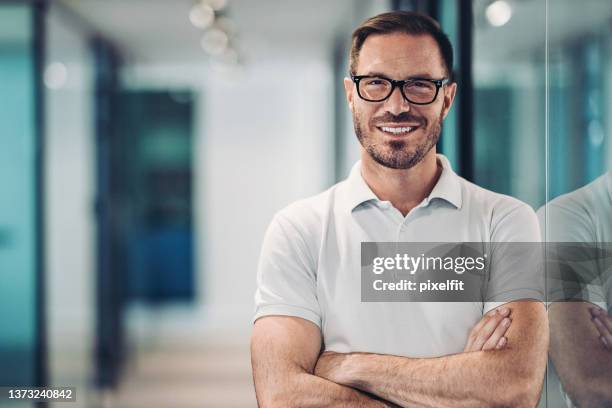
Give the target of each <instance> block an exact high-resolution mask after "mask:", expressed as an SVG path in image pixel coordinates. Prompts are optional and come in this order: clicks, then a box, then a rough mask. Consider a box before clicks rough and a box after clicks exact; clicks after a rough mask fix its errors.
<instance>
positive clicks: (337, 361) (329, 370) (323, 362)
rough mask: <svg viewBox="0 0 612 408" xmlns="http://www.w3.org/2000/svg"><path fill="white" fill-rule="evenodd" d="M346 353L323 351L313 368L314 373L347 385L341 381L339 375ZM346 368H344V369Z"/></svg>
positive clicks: (346, 356) (341, 371)
mask: <svg viewBox="0 0 612 408" xmlns="http://www.w3.org/2000/svg"><path fill="white" fill-rule="evenodd" d="M348 356H349V355H348V354H343V353H336V352H334V351H325V352H323V353H322V354H321V355H320V356H319V359H318V360H317V364H316V366H315V369H314V375H316V376H317V377H321V378H325V379H327V380H329V381H333V382H335V383H336V384H341V385H347V384H344V383H343V382H342V378H341V375H340V374H342V373H343V369H342V367H341V366H342V363H343V362H344V361H345V360H346V359H347V358H348ZM346 369H347V368H345V370H346Z"/></svg>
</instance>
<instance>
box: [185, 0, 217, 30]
mask: <svg viewBox="0 0 612 408" xmlns="http://www.w3.org/2000/svg"><path fill="white" fill-rule="evenodd" d="M214 19H215V12H214V10H213V9H212V7H211V6H209V5H208V4H204V3H202V4H194V5H193V7H192V8H191V11H189V21H191V24H193V26H194V27H196V28H201V29H206V28H208V27H209V26H210V25H211V24H212V22H213V20H214Z"/></svg>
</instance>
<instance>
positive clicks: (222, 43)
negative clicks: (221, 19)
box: [200, 28, 229, 55]
mask: <svg viewBox="0 0 612 408" xmlns="http://www.w3.org/2000/svg"><path fill="white" fill-rule="evenodd" d="M228 42H229V38H228V37H227V34H225V32H224V31H222V30H219V29H218V28H212V29H210V30H208V31H206V33H204V36H203V37H202V41H201V43H200V44H201V45H202V48H203V49H204V51H206V52H207V53H209V54H211V55H221V54H222V53H223V52H224V51H225V49H226V48H227V44H228Z"/></svg>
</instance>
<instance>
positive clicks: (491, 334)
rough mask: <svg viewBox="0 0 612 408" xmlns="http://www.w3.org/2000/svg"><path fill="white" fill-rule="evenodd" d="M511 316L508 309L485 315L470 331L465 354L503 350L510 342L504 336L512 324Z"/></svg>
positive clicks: (464, 350) (504, 308)
mask: <svg viewBox="0 0 612 408" xmlns="http://www.w3.org/2000/svg"><path fill="white" fill-rule="evenodd" d="M509 316H510V309H508V308H507V307H503V308H501V309H494V310H491V311H490V312H488V313H487V314H485V315H484V316H483V317H482V319H480V321H479V322H478V323H477V324H476V326H474V327H473V328H472V330H471V331H470V335H469V336H468V341H467V344H466V345H465V348H464V349H463V352H464V353H468V352H471V351H489V350H501V349H503V348H504V347H505V346H506V344H507V342H508V339H507V338H506V337H504V335H505V334H506V331H507V330H508V328H509V327H510V323H512V320H511V319H510V317H509Z"/></svg>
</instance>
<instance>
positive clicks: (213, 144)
mask: <svg viewBox="0 0 612 408" xmlns="http://www.w3.org/2000/svg"><path fill="white" fill-rule="evenodd" d="M581 3H582V2H581ZM584 3H586V4H588V6H586V5H583V6H578V5H577V2H574V1H572V0H558V1H557V0H555V1H550V0H549V1H546V0H508V1H501V0H497V1H494V0H474V1H470V0H457V1H447V0H404V1H391V0H334V1H326V0H314V1H304V0H286V1H280V0H258V1H250V0H47V1H45V0H27V1H17V0H0V129H2V132H0V280H1V282H0V310H1V311H2V314H0V385H4V384H11V385H36V384H49V385H66V386H75V387H77V395H78V397H77V398H78V400H77V401H78V402H77V404H71V403H65V404H61V403H52V404H50V405H51V406H58V407H64V406H66V407H73V406H79V407H94V408H95V407H113V408H114V407H117V408H129V407H196V406H197V407H215V408H217V407H253V406H256V401H255V395H254V390H253V384H252V379H251V368H250V358H249V336H250V331H251V318H252V313H253V294H254V291H255V277H256V268H257V262H258V256H259V251H260V246H261V241H262V238H263V235H264V232H265V230H266V228H267V226H268V224H269V222H270V220H271V219H272V217H273V215H274V214H275V213H276V212H277V211H278V210H279V209H281V208H283V207H284V206H286V205H287V204H289V203H291V202H293V201H295V200H297V199H300V198H304V197H307V196H311V195H313V194H316V193H318V192H320V191H323V190H324V189H326V188H328V187H329V186H331V185H332V184H334V183H335V182H337V181H339V180H342V179H344V178H345V177H346V175H347V174H348V171H349V169H350V168H351V167H352V165H353V163H354V162H355V161H356V160H357V158H358V142H357V140H356V138H355V135H354V132H353V122H352V117H351V115H350V112H349V110H348V108H347V106H346V100H345V95H344V88H343V85H342V80H343V78H344V77H345V76H346V75H347V62H348V49H349V46H350V35H351V32H352V30H353V29H354V28H355V27H356V26H357V25H358V24H359V23H361V22H362V21H363V20H364V19H366V18H367V17H370V16H373V15H375V14H377V13H380V12H383V11H387V10H391V9H405V10H419V11H421V12H424V13H427V14H430V15H432V16H433V17H435V18H436V19H438V20H439V21H440V23H441V25H442V29H443V30H444V31H446V32H447V33H448V34H449V37H450V39H451V41H452V42H453V45H454V47H455V52H456V63H455V67H454V72H455V76H456V78H457V81H458V84H459V93H458V97H457V100H456V102H455V106H454V107H453V109H452V111H451V113H450V115H449V116H448V117H447V119H446V120H445V122H444V127H443V131H442V136H441V140H440V142H439V145H438V149H439V151H441V152H442V153H443V154H445V155H446V156H447V157H448V158H449V160H450V162H451V164H452V166H453V168H454V169H455V170H456V171H457V172H458V173H459V174H460V175H461V176H463V177H465V178H467V179H468V180H471V181H474V182H475V183H477V184H479V185H481V186H483V187H485V188H488V189H491V190H494V191H497V192H500V193H503V194H508V195H512V196H514V197H517V198H519V199H521V200H523V201H525V202H527V203H528V204H529V205H531V206H532V207H533V208H534V209H538V208H539V207H541V206H542V205H543V204H545V203H546V202H548V201H549V200H551V199H553V198H555V197H557V196H559V195H561V194H564V193H567V192H570V191H573V190H575V189H576V188H578V187H580V186H583V185H585V184H587V183H589V182H591V181H592V180H594V179H596V178H597V177H598V176H599V175H601V174H602V173H604V172H606V171H608V170H609V169H611V168H612V166H611V164H612V143H611V140H612V139H610V137H609V136H608V135H609V134H611V133H612V121H610V119H609V118H611V117H612V104H611V103H609V100H610V97H611V96H612V42H611V41H610V38H612V37H611V36H610V31H611V27H612V24H611V21H612V10H611V9H610V7H609V1H607V0H588V1H585V2H584ZM577 8H580V13H578V12H577ZM547 40H548V42H547ZM554 391H555V393H556V394H555V393H553V392H551V397H550V398H549V406H550V407H557V406H559V405H556V404H558V403H560V402H559V401H561V399H560V398H561V397H560V396H559V392H558V390H556V389H555V390H554ZM545 403H546V402H543V404H545ZM0 405H2V403H1V402H0ZM15 406H22V405H15ZM24 406H28V405H24ZM544 406H545V405H544Z"/></svg>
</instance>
